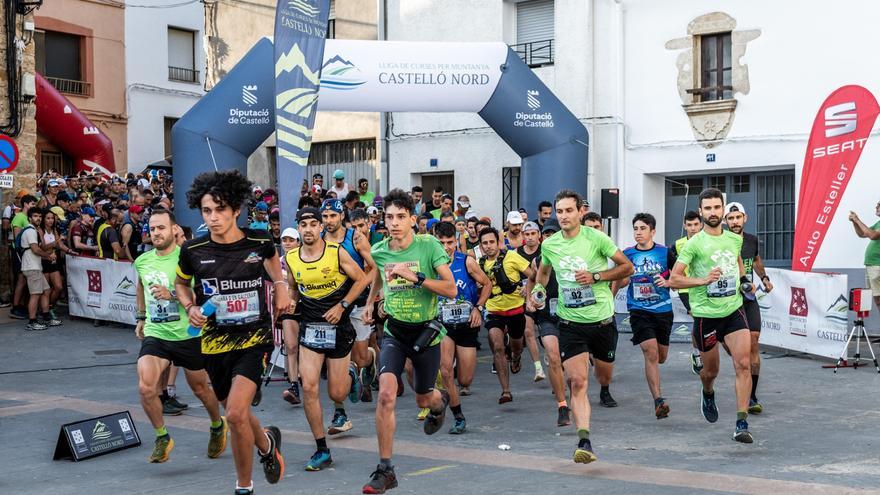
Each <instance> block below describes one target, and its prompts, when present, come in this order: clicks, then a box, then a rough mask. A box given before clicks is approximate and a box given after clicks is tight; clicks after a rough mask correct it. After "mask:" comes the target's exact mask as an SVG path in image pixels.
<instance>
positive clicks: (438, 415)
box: [425, 390, 449, 435]
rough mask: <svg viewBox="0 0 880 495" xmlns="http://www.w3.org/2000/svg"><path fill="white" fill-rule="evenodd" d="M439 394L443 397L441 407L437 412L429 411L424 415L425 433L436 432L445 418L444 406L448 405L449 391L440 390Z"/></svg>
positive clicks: (431, 433)
mask: <svg viewBox="0 0 880 495" xmlns="http://www.w3.org/2000/svg"><path fill="white" fill-rule="evenodd" d="M440 396H441V398H442V399H443V409H441V410H440V411H438V412H435V411H430V412H429V413H428V415H427V416H425V434H426V435H433V434H434V433H437V432H438V431H439V430H440V428H441V427H442V426H443V420H444V419H445V418H446V406H447V405H449V392H447V391H445V390H441V391H440Z"/></svg>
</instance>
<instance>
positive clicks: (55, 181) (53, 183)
mask: <svg viewBox="0 0 880 495" xmlns="http://www.w3.org/2000/svg"><path fill="white" fill-rule="evenodd" d="M46 185H47V186H49V187H58V186H60V185H61V182H59V181H58V179H49V182H47V183H46Z"/></svg>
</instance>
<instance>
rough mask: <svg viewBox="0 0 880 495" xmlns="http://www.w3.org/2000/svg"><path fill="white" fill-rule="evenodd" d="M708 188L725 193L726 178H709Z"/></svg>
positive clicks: (721, 176) (716, 176)
mask: <svg viewBox="0 0 880 495" xmlns="http://www.w3.org/2000/svg"><path fill="white" fill-rule="evenodd" d="M709 187H714V188H715V189H718V190H719V191H721V192H727V177H725V176H723V175H713V176H711V177H709Z"/></svg>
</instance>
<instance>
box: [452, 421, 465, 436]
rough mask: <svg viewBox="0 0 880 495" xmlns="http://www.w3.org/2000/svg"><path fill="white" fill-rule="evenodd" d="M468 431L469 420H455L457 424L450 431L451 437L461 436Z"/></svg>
mask: <svg viewBox="0 0 880 495" xmlns="http://www.w3.org/2000/svg"><path fill="white" fill-rule="evenodd" d="M465 431H467V420H465V419H464V418H455V424H453V425H452V428H450V429H449V434H450V435H461V434H462V433H464V432H465Z"/></svg>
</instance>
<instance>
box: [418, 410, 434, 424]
mask: <svg viewBox="0 0 880 495" xmlns="http://www.w3.org/2000/svg"><path fill="white" fill-rule="evenodd" d="M430 412H431V409H429V408H427V407H425V408H423V409H422V410H420V411H419V415H418V416H417V417H418V418H419V421H424V420H425V418H427V417H428V414H429V413H430Z"/></svg>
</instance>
